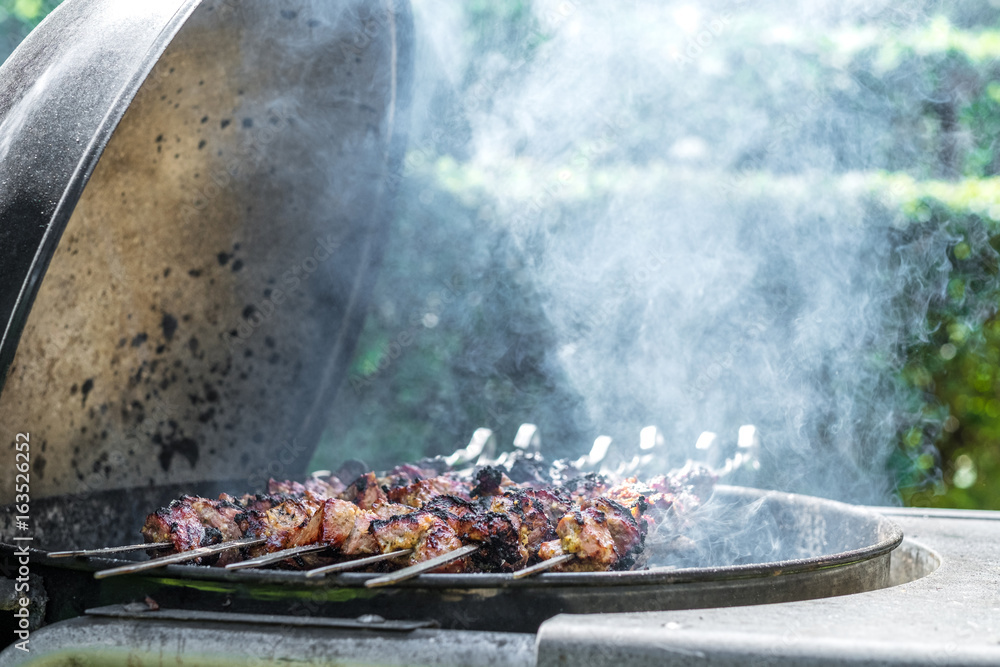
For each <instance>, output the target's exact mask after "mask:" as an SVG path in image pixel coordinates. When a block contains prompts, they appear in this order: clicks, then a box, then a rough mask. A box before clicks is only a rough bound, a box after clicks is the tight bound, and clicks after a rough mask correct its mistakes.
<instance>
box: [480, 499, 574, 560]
mask: <svg viewBox="0 0 1000 667" xmlns="http://www.w3.org/2000/svg"><path fill="white" fill-rule="evenodd" d="M485 500H486V501H488V508H489V510H490V511H492V512H500V513H503V514H505V515H507V516H508V517H510V518H511V521H512V522H513V525H514V528H515V530H517V532H518V539H519V541H520V543H521V546H522V547H524V549H525V550H526V552H527V556H528V558H529V559H530V560H536V559H537V554H538V549H539V547H540V546H541V545H542V543H543V542H547V541H549V540H553V539H555V538H556V537H557V536H556V531H555V529H554V528H553V527H552V523H551V522H550V521H549V518H548V516H547V515H546V513H545V511H544V510H543V508H542V503H540V502H539V501H538V500H537V499H536V498H535V497H533V496H532V495H530V494H529V493H527V492H525V491H523V490H520V489H518V490H516V491H508V492H507V493H505V494H503V495H502V496H490V497H489V498H487V499H485Z"/></svg>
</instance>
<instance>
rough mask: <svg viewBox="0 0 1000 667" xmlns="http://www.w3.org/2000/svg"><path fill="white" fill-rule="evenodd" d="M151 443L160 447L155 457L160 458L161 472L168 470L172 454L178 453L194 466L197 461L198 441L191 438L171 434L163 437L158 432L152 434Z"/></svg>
mask: <svg viewBox="0 0 1000 667" xmlns="http://www.w3.org/2000/svg"><path fill="white" fill-rule="evenodd" d="M153 444H155V445H158V446H159V447H160V453H159V455H158V456H157V458H158V459H159V460H160V467H161V468H163V472H168V471H169V470H170V464H171V463H173V461H174V456H175V455H177V454H180V455H181V456H183V457H184V458H185V459H187V462H188V463H190V464H191V467H192V468H194V467H195V465H196V464H197V463H198V453H199V452H198V443H197V442H195V440H193V439H192V438H174V437H173V436H171V437H168V438H163V437H162V436H161V435H160V434H156V435H154V436H153Z"/></svg>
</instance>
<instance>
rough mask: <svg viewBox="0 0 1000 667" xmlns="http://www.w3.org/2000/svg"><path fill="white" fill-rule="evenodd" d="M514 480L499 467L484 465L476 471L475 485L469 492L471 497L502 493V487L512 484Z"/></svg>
mask: <svg viewBox="0 0 1000 667" xmlns="http://www.w3.org/2000/svg"><path fill="white" fill-rule="evenodd" d="M513 485H514V482H512V481H510V478H509V477H507V475H506V474H505V473H504V471H503V470H501V469H500V468H494V467H493V466H484V467H483V468H480V469H479V472H477V473H476V478H475V486H474V487H473V488H472V491H471V492H470V493H471V495H472V497H473V498H477V497H482V496H495V495H497V494H500V493H503V492H504V489H503V487H508V486H513Z"/></svg>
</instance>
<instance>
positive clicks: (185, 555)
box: [94, 538, 265, 579]
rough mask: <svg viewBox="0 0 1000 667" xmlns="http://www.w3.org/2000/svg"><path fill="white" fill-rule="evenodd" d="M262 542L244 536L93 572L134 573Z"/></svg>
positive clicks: (100, 575) (96, 576)
mask: <svg viewBox="0 0 1000 667" xmlns="http://www.w3.org/2000/svg"><path fill="white" fill-rule="evenodd" d="M264 542H265V540H264V539H263V538H260V539H257V538H244V539H242V540H233V541H231V542H223V543H222V544H215V545H212V546H210V547H199V548H197V549H192V550H191V551H182V552H181V553H179V554H172V555H170V556H163V557H162V558H154V559H153V560H147V561H143V562H141V563H133V564H131V565H122V566H121V567H112V568H110V569H107V570H100V571H99V572H95V573H94V579H104V578H105V577H114V576H118V575H120V574H134V573H136V572H144V571H146V570H154V569H156V568H158V567H163V566H164V565H171V564H173V563H183V562H185V561H189V560H194V559H195V558H201V557H202V556H208V555H211V554H215V553H219V552H220V551H228V550H229V549H236V548H239V547H252V546H255V545H257V544H263V543H264Z"/></svg>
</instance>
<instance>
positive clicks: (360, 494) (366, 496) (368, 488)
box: [340, 472, 389, 510]
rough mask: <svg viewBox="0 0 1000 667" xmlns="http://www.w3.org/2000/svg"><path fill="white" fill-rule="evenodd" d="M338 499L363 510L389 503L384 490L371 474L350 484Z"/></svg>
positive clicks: (373, 474)
mask: <svg viewBox="0 0 1000 667" xmlns="http://www.w3.org/2000/svg"><path fill="white" fill-rule="evenodd" d="M340 499H341V500H349V501H351V502H352V503H354V504H355V505H357V506H358V507H360V508H361V509H365V510H370V509H372V508H373V507H375V506H376V505H383V504H385V503H387V502H389V499H388V497H387V496H386V495H385V490H384V489H383V488H382V487H381V486H380V485H379V483H378V479H376V477H375V473H373V472H370V473H367V474H364V475H361V477H358V478H357V479H356V480H354V481H353V482H351V484H350V486H348V487H347V489H345V490H344V492H343V493H342V494H341V495H340Z"/></svg>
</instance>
